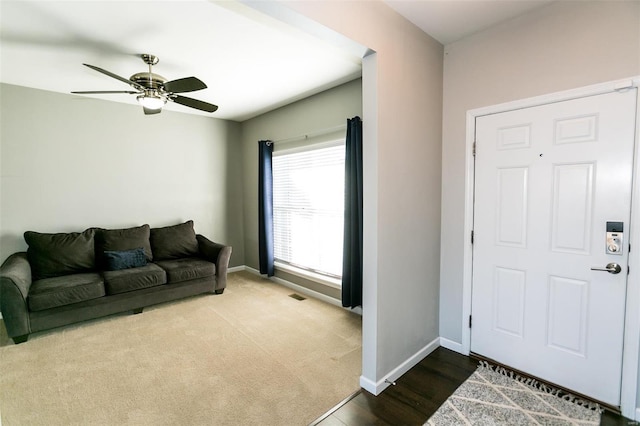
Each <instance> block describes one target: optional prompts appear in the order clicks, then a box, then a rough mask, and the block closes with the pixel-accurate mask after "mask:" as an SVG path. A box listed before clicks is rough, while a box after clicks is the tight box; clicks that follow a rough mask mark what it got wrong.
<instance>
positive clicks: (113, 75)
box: [82, 64, 144, 90]
mask: <svg viewBox="0 0 640 426" xmlns="http://www.w3.org/2000/svg"><path fill="white" fill-rule="evenodd" d="M82 65H84V66H85V67H89V68H91V69H92V70H96V71H98V72H101V73H102V74H105V75H108V76H109V77H111V78H115V79H116V80H120V81H122V82H123V83H127V84H128V85H130V86H133V87H135V88H136V89H138V90H144V87H142V86H141V85H139V84H138V83H136V82H134V81H131V80H129V79H128V78H124V77H120V76H119V75H117V74H114V73H112V72H111V71H107V70H105V69H102V68H100V67H96V66H95V65H89V64H82Z"/></svg>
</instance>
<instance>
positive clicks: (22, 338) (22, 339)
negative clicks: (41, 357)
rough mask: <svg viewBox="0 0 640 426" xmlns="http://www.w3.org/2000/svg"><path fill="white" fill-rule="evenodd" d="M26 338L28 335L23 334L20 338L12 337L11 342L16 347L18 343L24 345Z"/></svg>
mask: <svg viewBox="0 0 640 426" xmlns="http://www.w3.org/2000/svg"><path fill="white" fill-rule="evenodd" d="M28 338H29V335H28V334H23V335H22V336H15V337H12V339H13V342H14V343H15V344H16V345H18V344H20V343H24V342H26V341H27V339H28Z"/></svg>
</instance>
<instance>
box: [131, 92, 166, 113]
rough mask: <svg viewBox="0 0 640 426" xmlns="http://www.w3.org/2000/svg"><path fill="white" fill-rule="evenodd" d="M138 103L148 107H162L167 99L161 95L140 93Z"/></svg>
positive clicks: (154, 108)
mask: <svg viewBox="0 0 640 426" xmlns="http://www.w3.org/2000/svg"><path fill="white" fill-rule="evenodd" d="M137 99H138V103H139V104H140V105H142V106H143V107H145V108H147V109H153V110H156V109H161V108H162V107H163V106H164V104H166V103H167V100H166V99H164V98H162V97H160V96H153V95H151V96H149V95H140V96H138V97H137Z"/></svg>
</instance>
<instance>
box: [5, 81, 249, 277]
mask: <svg viewBox="0 0 640 426" xmlns="http://www.w3.org/2000/svg"><path fill="white" fill-rule="evenodd" d="M0 95H1V96H0V114H1V115H0V149H1V150H0V155H1V157H0V204H1V210H0V261H4V259H5V258H6V257H7V256H9V255H10V254H11V253H13V252H15V251H19V250H24V249H26V244H25V242H24V239H23V237H22V235H23V233H24V231H26V230H34V231H39V232H67V231H81V230H84V229H86V228H87V227H91V226H101V227H108V228H117V227H129V226H138V225H142V224H145V223H148V224H149V225H151V226H152V227H154V226H165V225H171V224H176V223H179V222H182V221H185V220H189V219H193V220H194V222H195V228H196V232H198V233H201V234H204V235H206V236H208V237H209V238H211V239H213V240H216V241H219V242H223V243H226V244H230V245H232V246H233V250H234V253H233V256H232V258H231V264H232V265H242V264H243V263H244V247H243V246H244V239H243V232H242V225H243V224H242V199H241V194H242V178H243V177H242V162H241V145H240V141H239V139H240V125H239V124H238V123H235V122H231V121H225V120H218V119H215V118H209V117H202V116H195V115H189V114H183V113H177V112H170V111H163V112H162V113H161V114H158V115H154V116H145V115H143V113H142V110H141V108H140V107H138V106H134V105H126V104H121V103H114V102H107V101H100V100H95V99H88V98H82V97H78V96H72V95H66V94H60V93H53V92H47V91H43V90H37V89H29V88H24V87H20V86H13V85H6V84H2V85H0Z"/></svg>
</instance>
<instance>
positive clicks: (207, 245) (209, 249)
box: [196, 234, 232, 290]
mask: <svg viewBox="0 0 640 426" xmlns="http://www.w3.org/2000/svg"><path fill="white" fill-rule="evenodd" d="M196 238H197V240H198V247H199V249H200V254H201V255H202V257H204V258H205V259H207V260H208V261H210V262H213V263H215V264H216V277H217V281H218V282H217V284H216V290H223V289H224V288H226V287H227V269H228V268H229V259H230V258H231V252H232V248H231V246H225V245H223V244H218V243H214V242H213V241H211V240H209V239H208V238H207V237H205V236H203V235H200V234H198V235H196Z"/></svg>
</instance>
